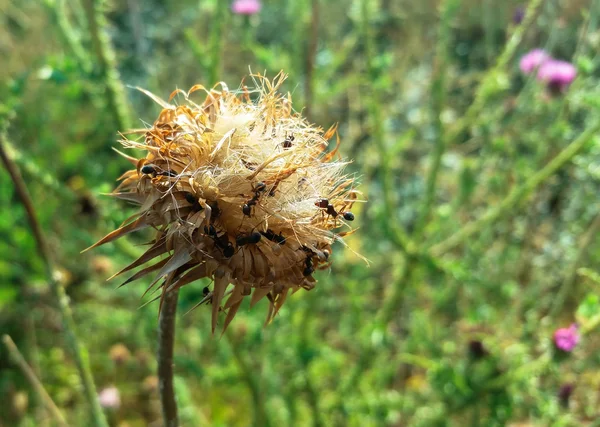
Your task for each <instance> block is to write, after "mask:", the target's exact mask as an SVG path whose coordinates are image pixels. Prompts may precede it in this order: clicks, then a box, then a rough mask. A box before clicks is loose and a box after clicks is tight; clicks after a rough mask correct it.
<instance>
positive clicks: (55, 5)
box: [45, 0, 92, 74]
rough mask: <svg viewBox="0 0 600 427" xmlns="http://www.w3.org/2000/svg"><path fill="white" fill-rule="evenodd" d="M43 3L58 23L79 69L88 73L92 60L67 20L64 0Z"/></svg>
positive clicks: (61, 34)
mask: <svg viewBox="0 0 600 427" xmlns="http://www.w3.org/2000/svg"><path fill="white" fill-rule="evenodd" d="M45 3H46V6H47V7H48V10H49V11H50V13H51V14H52V16H53V18H54V20H55V21H56V24H57V25H58V28H59V30H60V36H61V37H62V39H63V41H64V43H65V44H66V45H67V46H68V47H69V49H70V50H71V53H72V54H73V56H74V57H75V58H76V59H77V61H78V62H79V65H80V66H81V69H82V70H83V71H84V72H85V73H86V74H88V73H90V72H91V71H92V62H91V60H90V57H89V55H88V53H87V52H86V51H85V49H84V48H83V46H82V44H81V40H80V37H79V34H77V31H76V30H75V29H74V28H73V26H72V25H71V23H70V22H69V18H68V17H67V13H66V11H65V0H55V1H49V0H47V1H46V2H45Z"/></svg>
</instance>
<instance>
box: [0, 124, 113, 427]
mask: <svg viewBox="0 0 600 427" xmlns="http://www.w3.org/2000/svg"><path fill="white" fill-rule="evenodd" d="M4 140H5V136H4V135H3V134H2V135H0V158H1V159H2V162H3V163H4V166H5V167H6V169H7V171H8V173H9V175H10V177H11V179H12V181H13V185H14V187H15V190H16V192H17V194H18V196H19V199H20V200H21V203H22V204H23V207H24V208H25V212H26V214H27V219H28V221H29V225H30V227H31V230H32V232H33V236H34V238H35V241H36V244H37V249H38V252H39V255H40V257H41V258H42V260H43V262H44V268H45V272H46V277H47V280H48V283H49V285H50V290H51V292H52V296H53V298H54V300H55V302H56V304H57V306H58V310H59V313H60V316H61V320H62V323H63V329H64V332H65V339H66V342H67V345H68V347H69V350H70V351H71V354H72V356H73V358H74V360H75V365H76V367H77V371H78V372H79V377H80V379H81V383H82V385H83V390H84V394H85V397H86V399H87V401H88V404H89V405H90V408H91V415H92V419H93V425H94V426H96V427H108V424H107V422H106V418H105V417H104V413H103V412H102V408H101V407H100V402H99V401H98V395H97V393H96V386H95V385H94V378H93V376H92V370H91V367H90V362H89V357H88V352H87V349H86V348H85V347H84V346H83V345H82V344H81V343H80V341H79V339H78V338H77V333H76V332H75V331H76V328H75V321H74V320H73V313H72V312H71V307H70V306H69V298H68V297H67V294H66V292H65V290H64V288H63V287H62V286H61V284H60V283H59V282H58V281H57V279H56V276H55V275H54V262H53V258H52V254H51V252H50V250H49V248H48V245H47V243H46V238H45V236H44V234H43V232H42V228H41V227H40V224H39V222H38V220H37V215H36V212H35V208H34V204H33V202H32V201H31V197H30V196H29V192H28V191H27V187H26V185H25V182H24V181H23V178H22V176H21V173H20V171H19V169H18V168H17V166H16V164H15V163H14V162H13V160H12V159H11V158H10V157H9V156H8V155H7V154H6V151H5V150H4Z"/></svg>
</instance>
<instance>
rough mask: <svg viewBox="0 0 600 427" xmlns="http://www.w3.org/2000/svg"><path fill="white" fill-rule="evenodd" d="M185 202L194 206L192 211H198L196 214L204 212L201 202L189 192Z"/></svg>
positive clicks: (186, 194)
mask: <svg viewBox="0 0 600 427" xmlns="http://www.w3.org/2000/svg"><path fill="white" fill-rule="evenodd" d="M185 200H187V202H188V203H189V204H190V205H192V210H194V211H196V212H200V211H201V210H202V206H201V205H200V202H199V201H198V199H196V197H195V196H194V195H193V194H192V193H189V192H186V193H185Z"/></svg>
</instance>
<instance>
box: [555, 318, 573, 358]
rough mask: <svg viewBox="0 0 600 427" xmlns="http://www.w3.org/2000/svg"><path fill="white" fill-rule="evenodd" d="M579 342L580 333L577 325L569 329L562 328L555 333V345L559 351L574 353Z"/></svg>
mask: <svg viewBox="0 0 600 427" xmlns="http://www.w3.org/2000/svg"><path fill="white" fill-rule="evenodd" d="M578 342H579V331H578V328H577V324H575V323H573V324H572V325H571V326H569V327H568V328H560V329H557V330H556V331H555V332H554V345H555V346H556V348H558V349H559V350H562V351H565V352H567V353H569V352H571V351H573V349H574V348H575V347H576V346H577V343H578Z"/></svg>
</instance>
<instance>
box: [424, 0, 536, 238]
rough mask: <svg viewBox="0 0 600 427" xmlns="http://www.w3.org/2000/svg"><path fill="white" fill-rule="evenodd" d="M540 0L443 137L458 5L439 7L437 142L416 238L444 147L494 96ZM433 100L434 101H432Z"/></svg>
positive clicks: (454, 0)
mask: <svg viewBox="0 0 600 427" xmlns="http://www.w3.org/2000/svg"><path fill="white" fill-rule="evenodd" d="M542 2H543V0H532V1H531V2H530V3H529V6H528V7H527V10H526V12H525V19H524V21H523V23H522V25H519V26H518V27H517V28H516V29H515V32H514V33H513V34H512V36H511V37H510V39H509V40H508V42H507V43H506V46H505V47H504V50H503V51H502V54H501V55H500V57H499V58H498V61H497V62H496V65H495V66H494V67H493V68H492V69H490V70H488V71H487V73H486V74H485V76H484V78H483V80H482V81H481V83H480V84H479V86H478V87H477V90H476V92H475V99H474V100H473V103H472V104H471V106H470V107H469V108H468V109H467V111H466V112H465V114H464V115H463V117H462V118H461V119H460V120H458V121H457V122H456V123H455V124H454V125H453V126H452V128H450V129H449V130H448V131H447V132H446V133H445V134H444V135H443V136H441V135H440V134H439V133H440V132H444V129H443V127H442V122H441V121H440V117H439V114H440V112H441V107H442V102H443V99H444V98H443V96H444V92H443V91H444V74H445V62H446V61H445V51H446V49H447V47H446V46H447V40H449V39H450V37H449V35H448V34H446V33H448V32H449V31H450V27H449V22H448V21H449V20H450V18H451V16H452V14H453V12H454V11H455V10H456V9H457V7H456V6H457V5H458V4H459V1H458V0H447V1H446V2H445V3H444V5H443V10H442V27H441V29H440V35H441V38H442V39H441V40H439V39H438V52H437V54H438V58H441V63H440V68H441V70H440V72H439V74H438V78H437V79H436V81H434V91H433V95H435V97H434V108H433V111H434V114H437V116H436V117H435V118H434V123H435V125H436V129H437V131H438V136H437V141H436V146H435V149H434V151H433V153H432V158H431V169H430V170H429V175H428V177H427V184H426V187H427V190H426V193H425V202H424V204H423V209H422V211H421V215H420V217H419V221H418V223H417V227H416V230H415V232H416V237H417V238H418V237H419V235H420V233H421V231H422V229H423V228H424V227H425V225H426V224H427V220H428V218H429V216H430V214H431V209H432V206H433V201H434V198H435V192H436V188H437V181H438V175H439V169H440V166H441V161H442V157H443V155H444V153H445V152H446V149H447V148H448V145H449V144H450V143H452V142H453V141H454V140H455V139H456V138H457V137H458V136H459V135H460V133H461V132H463V131H464V130H465V129H467V128H468V127H469V126H471V125H472V124H473V123H474V122H475V121H476V119H477V117H478V116H479V114H480V113H481V111H482V110H483V107H484V106H485V104H486V102H487V100H488V98H489V97H490V96H491V95H492V94H493V93H494V91H493V90H491V88H492V87H493V86H494V85H496V82H495V81H496V79H497V77H498V74H499V73H500V72H501V70H502V69H503V68H504V67H506V65H507V64H508V63H509V61H510V60H511V59H512V57H513V56H514V54H515V52H516V50H517V47H518V46H519V43H520V42H521V40H522V39H523V35H524V34H525V32H526V31H527V29H528V28H529V26H530V25H531V24H532V23H533V21H534V19H535V17H536V16H537V10H538V8H539V7H540V6H541V4H542ZM436 98H437V99H436Z"/></svg>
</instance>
